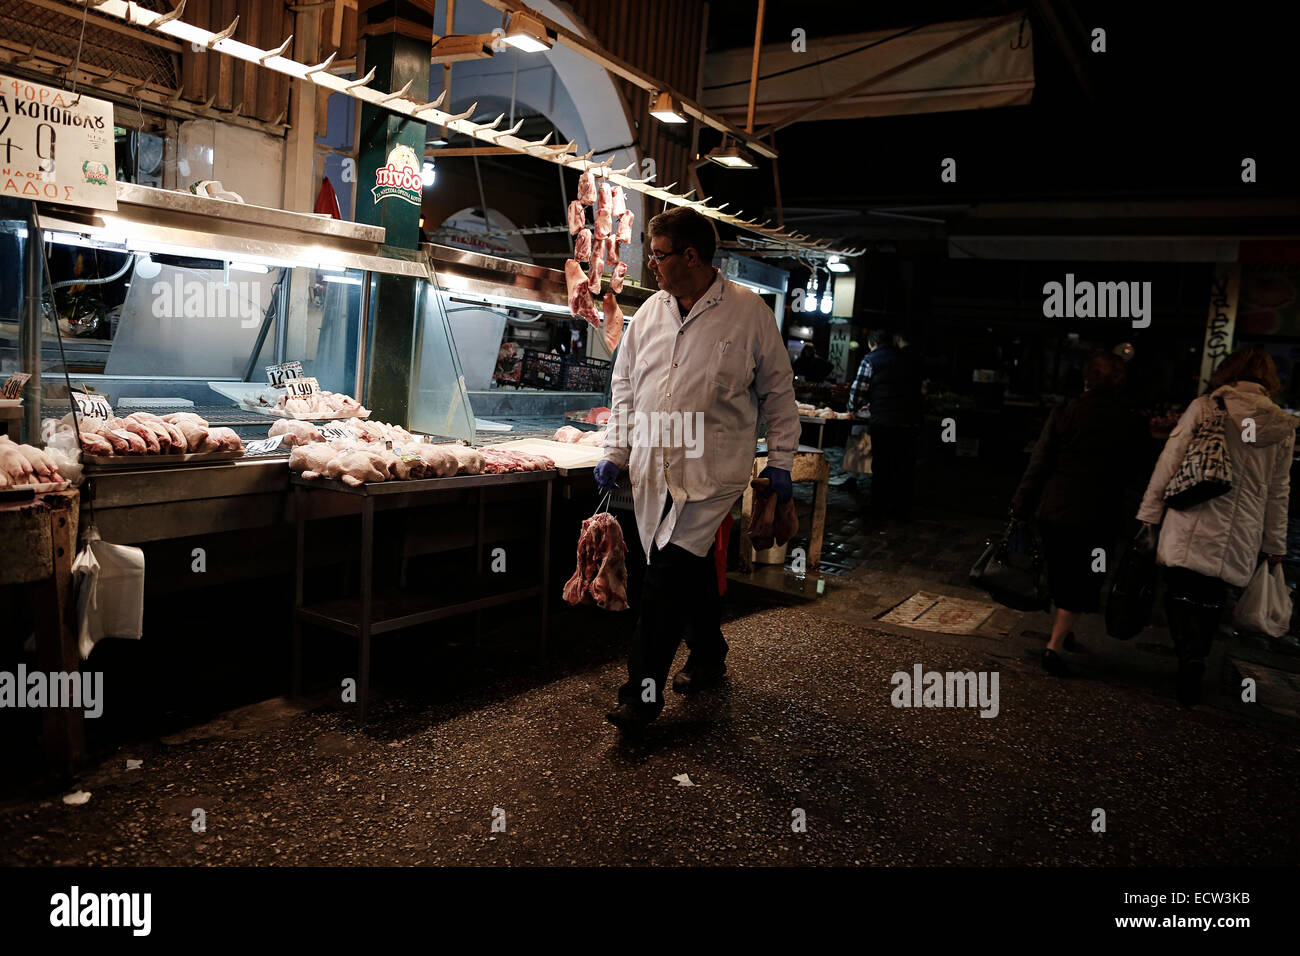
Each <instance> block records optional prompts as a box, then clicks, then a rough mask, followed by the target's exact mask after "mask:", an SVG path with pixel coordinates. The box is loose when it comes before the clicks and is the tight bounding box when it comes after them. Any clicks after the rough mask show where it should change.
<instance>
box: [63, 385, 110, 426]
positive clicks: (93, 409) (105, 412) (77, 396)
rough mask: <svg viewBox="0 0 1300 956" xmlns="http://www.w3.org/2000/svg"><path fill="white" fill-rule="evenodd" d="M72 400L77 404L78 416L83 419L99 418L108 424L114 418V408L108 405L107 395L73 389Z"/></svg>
mask: <svg viewBox="0 0 1300 956" xmlns="http://www.w3.org/2000/svg"><path fill="white" fill-rule="evenodd" d="M72 400H73V401H74V402H76V403H77V414H78V415H80V416H81V417H82V418H98V419H100V420H101V421H105V422H106V421H108V420H109V419H110V418H112V417H113V406H112V405H110V404H109V403H108V396H107V395H100V394H98V393H96V392H79V391H77V390H76V389H73V391H72Z"/></svg>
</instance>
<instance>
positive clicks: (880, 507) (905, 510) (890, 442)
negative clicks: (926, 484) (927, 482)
mask: <svg viewBox="0 0 1300 956" xmlns="http://www.w3.org/2000/svg"><path fill="white" fill-rule="evenodd" d="M870 430H871V508H872V510H873V511H875V512H877V513H883V514H888V515H891V516H894V517H899V518H906V517H908V516H910V514H911V511H912V485H913V483H914V481H915V478H916V441H917V436H918V434H919V432H920V429H919V428H916V427H915V426H912V425H872V426H871V427H870Z"/></svg>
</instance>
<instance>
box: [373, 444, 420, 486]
mask: <svg viewBox="0 0 1300 956" xmlns="http://www.w3.org/2000/svg"><path fill="white" fill-rule="evenodd" d="M379 454H380V455H381V456H382V457H383V460H384V463H385V465H387V468H388V477H389V478H391V479H395V480H397V481H418V480H419V479H421V478H423V477H425V471H426V467H425V464H424V459H423V458H422V457H420V456H419V455H415V454H410V455H398V454H396V453H395V452H391V451H388V450H386V449H385V450H381V451H380V452H379ZM412 459H414V460H412Z"/></svg>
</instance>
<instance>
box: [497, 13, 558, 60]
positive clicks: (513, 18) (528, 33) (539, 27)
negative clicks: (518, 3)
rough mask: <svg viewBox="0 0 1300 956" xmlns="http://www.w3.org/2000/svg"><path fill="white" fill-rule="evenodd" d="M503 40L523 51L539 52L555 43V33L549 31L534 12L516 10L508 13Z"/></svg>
mask: <svg viewBox="0 0 1300 956" xmlns="http://www.w3.org/2000/svg"><path fill="white" fill-rule="evenodd" d="M504 39H505V41H506V42H507V43H509V44H510V45H511V46H512V47H514V48H515V49H517V50H523V51H524V52H525V53H541V52H542V51H544V50H549V49H550V48H551V46H552V45H553V44H554V43H555V34H553V33H551V32H549V31H548V30H547V29H546V27H545V25H543V23H542V21H541V20H540V19H538V17H537V15H536V14H535V13H532V12H531V11H528V10H516V11H515V12H514V13H512V14H510V22H509V25H508V26H507V27H506V35H505V38H504Z"/></svg>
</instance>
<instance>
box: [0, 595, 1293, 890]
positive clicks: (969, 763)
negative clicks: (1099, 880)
mask: <svg viewBox="0 0 1300 956" xmlns="http://www.w3.org/2000/svg"><path fill="white" fill-rule="evenodd" d="M738 597H739V598H741V599H742V600H743V596H738ZM875 601H876V598H875V597H873V596H872V595H871V594H870V592H869V591H867V590H865V589H864V588H862V587H859V586H855V585H853V584H852V583H851V582H846V584H845V586H843V587H842V588H838V589H837V590H836V591H835V593H834V594H832V595H831V596H830V597H829V598H828V600H827V601H826V603H825V605H824V606H823V609H822V611H821V612H820V613H819V614H818V615H814V614H813V613H812V612H811V611H810V610H808V609H806V608H797V607H796V608H784V607H781V608H771V607H768V608H756V609H754V610H753V612H752V613H749V614H747V615H746V616H743V617H740V618H738V619H734V620H732V621H730V622H729V623H728V624H727V626H726V635H727V639H728V641H729V642H730V643H731V646H732V654H731V657H730V658H729V663H730V664H731V681H730V683H729V685H727V686H726V687H725V688H723V689H721V690H719V691H716V692H713V693H710V694H707V695H703V696H701V697H699V698H696V699H691V700H685V701H684V700H683V699H681V698H678V697H675V696H674V697H672V698H671V699H670V700H669V703H668V707H667V709H666V711H665V713H664V717H663V718H662V719H661V720H660V722H659V723H658V724H657V725H655V727H654V728H653V731H652V733H651V734H650V736H649V737H648V738H647V742H646V744H645V745H644V746H640V747H628V746H623V745H620V744H619V743H618V742H617V738H616V735H615V732H614V730H613V728H611V727H609V726H608V725H607V724H606V723H605V722H604V721H603V719H602V715H603V712H604V709H605V708H606V706H607V705H608V703H609V701H610V698H611V695H612V691H613V688H614V687H615V686H616V685H617V684H618V682H619V680H620V679H621V677H620V675H621V670H622V664H621V661H618V660H610V659H606V662H605V663H600V664H596V665H594V666H588V667H586V668H584V669H579V670H571V671H570V672H569V674H568V676H562V677H559V678H558V679H555V680H554V681H553V682H550V683H541V684H535V685H533V686H531V687H524V688H522V689H514V688H512V687H507V686H505V685H502V684H497V685H492V686H489V687H487V688H485V689H482V690H480V691H479V692H477V693H475V694H473V695H472V696H465V697H463V698H462V699H460V700H452V701H449V702H447V703H443V704H437V705H433V706H432V708H430V707H429V705H427V704H425V705H420V704H419V703H418V702H414V701H411V702H407V703H406V704H405V705H403V704H401V702H393V708H392V709H390V708H389V707H385V708H382V709H381V713H380V715H379V718H378V719H377V720H376V721H375V722H374V724H373V725H372V726H371V727H370V728H369V729H368V730H367V731H361V730H359V729H357V728H356V726H355V725H354V723H353V721H352V719H351V717H350V716H348V715H346V714H344V713H342V712H340V711H337V710H330V709H325V708H322V709H318V710H316V711H314V712H305V713H304V712H298V711H295V710H293V709H291V708H288V707H287V706H285V705H283V704H282V703H281V702H275V701H273V702H269V703H267V704H263V705H258V706H257V707H253V708H247V709H245V710H244V711H238V712H233V713H231V714H227V715H225V716H224V717H223V718H222V719H220V720H218V721H215V722H214V723H212V724H209V725H206V726H205V727H201V728H195V729H193V730H191V731H188V732H186V733H185V734H182V735H178V737H176V738H168V741H169V742H167V743H159V744H155V745H153V746H150V747H146V748H143V749H136V750H127V749H123V750H122V751H120V752H119V753H118V754H117V755H116V756H115V757H114V758H112V759H111V760H110V761H108V762H106V764H105V766H104V768H101V770H99V771H98V772H96V773H92V774H90V775H88V776H87V778H86V779H85V780H84V781H83V782H82V785H83V786H84V788H85V789H88V790H91V791H92V792H93V797H92V799H91V800H90V802H89V803H88V804H86V805H84V806H80V807H70V806H65V805H64V804H62V803H61V802H59V801H58V799H57V798H55V799H53V800H47V801H44V802H41V803H39V804H36V803H28V804H20V805H10V806H9V807H7V808H5V809H4V810H3V811H2V815H0V827H2V828H3V829H4V830H5V831H6V833H7V836H6V838H5V840H4V841H3V846H2V849H0V862H3V863H7V864H51V863H55V864H115V865H122V864H178V865H192V864H214V865H234V864H267V863H279V864H290V865H307V864H325V865H333V864H348V865H357V864H396V865H407V864H510V865H528V864H533V865H536V864H584V865H586V864H625V863H630V864H753V865H762V864H794V865H801V864H814V863H818V864H848V865H852V864H855V863H861V864H873V865H881V864H910V863H915V864H926V863H933V864H940V863H960V864H1013V863H1049V864H1070V863H1080V864H1120V865H1126V864H1156V863H1161V864H1174V865H1187V864H1229V863H1234V864H1255V863H1273V864H1281V863H1294V862H1295V861H1296V859H1297V858H1300V832H1298V831H1297V830H1296V829H1295V828H1293V827H1278V826H1277V825H1276V813H1277V808H1278V807H1283V806H1288V805H1289V802H1290V800H1291V795H1293V794H1294V793H1295V791H1296V788H1297V786H1298V785H1300V760H1296V759H1295V750H1296V745H1295V742H1294V733H1293V730H1292V729H1291V728H1289V727H1288V726H1286V725H1285V724H1281V723H1277V722H1269V721H1265V720H1251V719H1248V718H1245V717H1242V716H1239V715H1237V714H1233V713H1230V712H1228V711H1226V710H1223V709H1216V708H1206V707H1202V708H1198V709H1197V710H1195V711H1191V712H1187V711H1184V710H1182V709H1181V708H1179V707H1178V705H1177V704H1176V703H1174V702H1173V700H1172V698H1170V697H1162V696H1160V695H1159V694H1157V693H1153V692H1151V691H1150V690H1149V689H1147V688H1145V687H1143V686H1141V685H1137V686H1133V685H1126V684H1123V683H1115V682H1107V681H1098V680H1075V681H1066V682H1062V681H1057V680H1054V679H1051V678H1048V677H1047V676H1045V675H1044V674H1042V672H1041V671H1040V670H1039V669H1038V668H1037V666H1036V664H1034V663H1033V662H1032V661H1029V660H1026V659H1025V657H1024V655H1023V653H1022V652H1021V650H1020V649H1019V647H1018V646H1017V643H1016V642H1015V641H1013V640H1011V639H1003V640H1000V641H998V640H990V639H987V638H963V639H955V638H950V637H945V636H942V635H936V634H920V633H918V632H914V631H903V630H901V629H889V630H887V629H884V628H881V627H878V626H875V625H874V624H869V625H868V624H866V623H865V622H868V620H869V619H868V617H867V613H866V611H867V605H868V604H872V605H874V602H875ZM682 659H683V658H682V657H681V656H679V658H678V664H680V663H681V661H682ZM916 664H920V665H922V666H923V668H924V669H925V670H932V669H933V670H944V671H946V670H963V671H964V670H974V671H986V672H991V671H997V672H998V674H999V677H1000V681H999V688H1000V695H999V701H998V714H997V716H996V717H994V718H991V719H990V718H983V717H981V716H980V714H979V712H978V710H977V709H973V708H966V709H957V708H952V709H947V708H924V709H915V708H895V707H893V706H891V703H890V694H891V690H892V688H891V684H890V676H891V675H892V674H893V673H894V672H896V671H906V672H909V673H910V672H911V671H912V668H913V666H914V665H916ZM508 680H513V679H508ZM516 684H517V682H516ZM421 707H423V709H421ZM385 711H386V712H387V713H385ZM128 757H136V758H143V759H144V765H143V766H142V767H141V768H140V769H137V770H130V771H127V770H125V769H122V768H123V767H124V765H125V759H126V758H128ZM680 774H687V775H689V778H690V780H691V782H692V783H694V784H695V786H692V787H686V786H681V785H680V784H679V783H678V782H676V781H675V780H674V777H676V776H677V775H680ZM1098 807H1100V808H1104V809H1105V810H1106V813H1107V820H1108V829H1107V832H1106V833H1105V834H1098V833H1094V832H1092V830H1091V829H1090V825H1091V823H1092V819H1093V816H1092V813H1093V810H1094V808H1098ZM195 808H202V809H203V810H204V811H205V812H206V816H207V832H206V833H205V834H201V835H200V834H195V833H192V832H191V830H190V821H191V816H192V811H193V810H194V809H195ZM494 808H501V809H502V810H504V811H505V817H506V830H505V832H504V833H499V832H498V833H493V831H492V828H491V827H492V814H493V810H494ZM796 809H800V810H803V811H805V813H806V818H807V832H805V833H796V832H793V830H792V828H791V821H792V819H793V816H792V813H793V811H795V810H796ZM1189 834H1195V839H1189V838H1188V836H1189Z"/></svg>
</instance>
